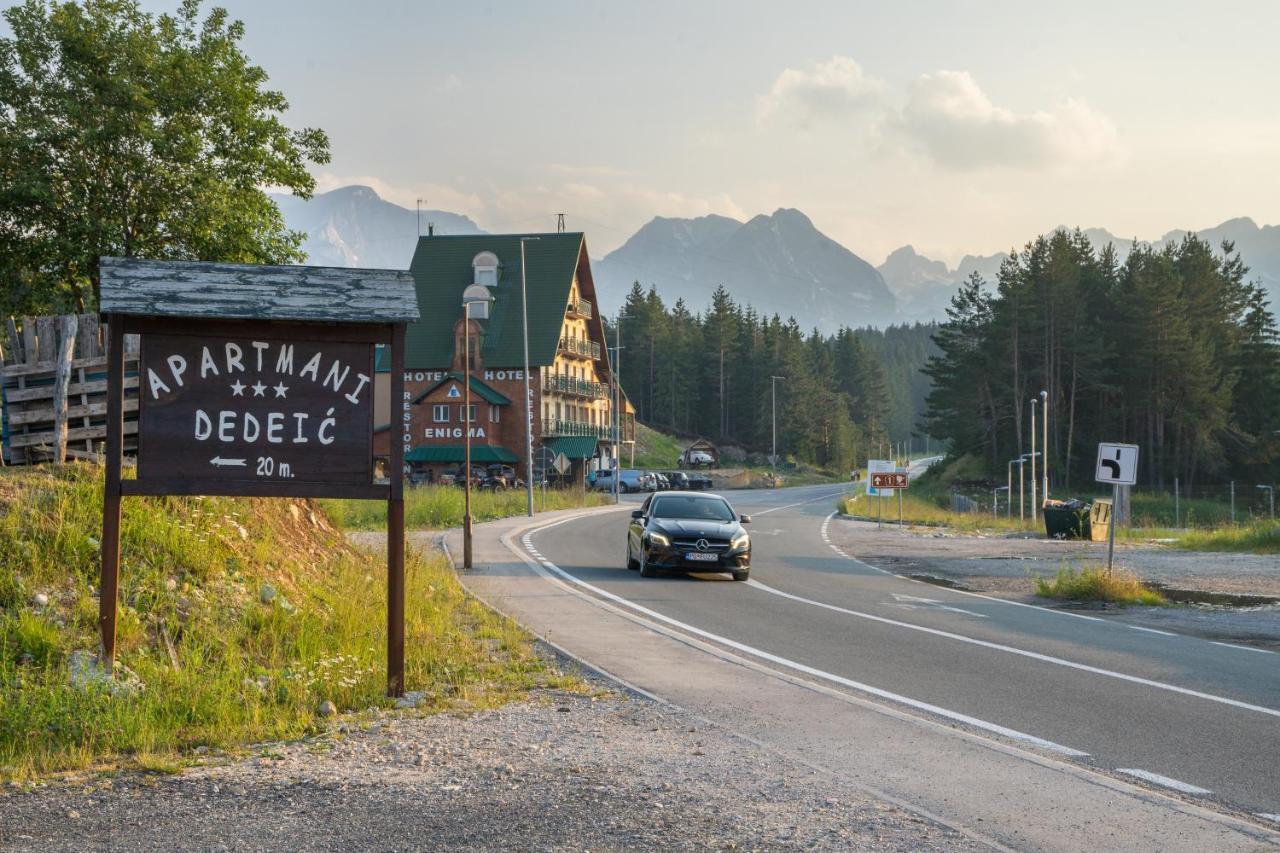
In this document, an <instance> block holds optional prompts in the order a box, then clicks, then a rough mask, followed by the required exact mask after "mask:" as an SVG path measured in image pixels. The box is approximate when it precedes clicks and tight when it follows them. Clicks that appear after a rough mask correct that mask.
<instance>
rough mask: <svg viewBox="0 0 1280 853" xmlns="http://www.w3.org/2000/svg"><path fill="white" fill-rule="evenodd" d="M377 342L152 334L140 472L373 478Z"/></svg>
mask: <svg viewBox="0 0 1280 853" xmlns="http://www.w3.org/2000/svg"><path fill="white" fill-rule="evenodd" d="M373 358H374V348H373V345H372V344H370V343H341V342H332V343H330V342H318V341H310V342H308V341H295V340H283V339H275V340H273V339H271V338H269V337H266V336H261V337H259V336H253V337H243V338H222V337H191V336H185V335H183V336H178V335H163V334H158V335H146V336H144V338H143V343H142V353H141V368H140V370H141V373H140V381H139V394H140V397H141V399H140V403H139V411H138V432H139V447H138V476H139V478H141V479H147V478H152V477H173V476H180V477H184V478H192V479H198V480H199V479H214V480H220V481H228V480H257V481H268V482H269V481H281V480H293V481H298V482H315V483H319V482H324V483H371V482H372V478H373V470H372V465H373V454H372V451H371V448H372V440H373V387H372V378H371V377H372V376H373Z"/></svg>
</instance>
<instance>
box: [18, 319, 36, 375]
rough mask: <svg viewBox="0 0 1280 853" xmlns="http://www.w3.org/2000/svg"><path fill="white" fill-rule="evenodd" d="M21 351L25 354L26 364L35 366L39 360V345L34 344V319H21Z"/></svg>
mask: <svg viewBox="0 0 1280 853" xmlns="http://www.w3.org/2000/svg"><path fill="white" fill-rule="evenodd" d="M22 349H23V351H24V352H25V353H26V358H25V359H24V360H25V361H26V362H28V363H30V364H35V363H36V362H37V361H39V360H40V345H39V344H38V343H37V342H36V319H35V318H34V317H23V318H22Z"/></svg>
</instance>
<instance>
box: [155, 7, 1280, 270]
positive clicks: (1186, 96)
mask: <svg viewBox="0 0 1280 853" xmlns="http://www.w3.org/2000/svg"><path fill="white" fill-rule="evenodd" d="M144 3H145V5H146V6H147V7H148V8H152V9H156V10H161V9H164V10H167V9H171V8H173V5H174V3H165V2H155V0H144ZM222 5H225V6H227V7H228V8H229V9H230V10H231V11H232V13H233V14H234V15H235V16H236V17H239V18H240V19H241V20H243V21H244V22H245V24H246V27H247V29H248V34H247V37H246V42H245V43H246V49H247V50H248V52H249V53H250V55H251V56H252V57H253V58H254V60H255V61H257V62H258V63H259V64H261V65H263V66H264V67H265V68H266V69H267V71H268V73H269V74H270V76H271V79H272V83H273V84H274V85H276V86H277V87H279V88H281V89H283V90H284V91H285V93H286V94H287V95H288V97H289V98H290V100H291V101H292V107H293V108H292V110H291V111H290V112H289V114H288V121H289V123H290V124H292V125H294V126H301V125H312V126H319V127H323V128H324V129H325V130H326V131H328V133H329V136H330V139H331V141H332V146H333V162H332V163H331V164H329V165H328V166H325V167H321V168H320V169H319V170H318V177H319V180H320V185H321V188H322V189H329V188H332V187H335V186H340V185H343V184H347V183H355V182H360V183H366V184H370V185H372V186H374V187H375V188H376V189H377V190H378V191H379V192H380V193H382V194H383V195H384V196H385V197H387V198H389V199H391V200H393V201H396V202H398V203H401V204H404V205H406V206H409V207H412V206H413V203H414V199H415V198H417V197H419V196H421V197H425V198H426V200H427V204H428V205H429V206H432V207H440V208H444V209H448V210H454V211H457V212H461V213H466V214H468V215H470V216H471V217H472V218H474V219H475V220H476V221H477V222H478V223H479V224H480V225H481V226H482V227H484V228H487V229H489V230H531V229H538V228H547V229H550V228H552V227H554V224H555V213H557V212H560V211H563V212H564V213H566V215H567V219H568V224H569V226H570V228H573V229H582V230H585V231H586V232H587V234H588V243H589V245H590V247H591V250H592V253H593V254H594V255H597V256H599V255H602V254H603V253H604V252H606V251H608V250H609V249H612V248H614V247H615V246H616V245H617V244H618V243H620V242H621V241H622V240H624V239H625V238H626V237H627V236H629V235H630V234H631V233H632V232H633V231H634V230H635V229H636V228H637V227H639V226H640V225H641V224H643V223H644V222H646V221H647V220H648V219H650V218H651V217H653V216H655V215H661V216H692V215H700V214H704V213H709V212H715V213H723V214H728V215H732V216H736V217H738V218H744V217H749V216H752V215H755V214H757V213H768V212H772V211H773V210H774V209H775V208H778V207H797V208H800V209H801V210H803V211H805V212H806V213H808V214H809V215H810V217H812V219H813V220H814V222H815V223H816V224H817V226H818V227H819V228H820V229H822V230H823V231H825V232H827V233H828V234H830V235H831V236H832V237H834V238H836V239H837V240H839V241H841V242H842V243H844V244H845V245H847V246H848V247H849V248H851V249H853V250H854V251H855V252H857V253H859V254H860V255H862V256H864V257H865V258H866V259H867V260H869V261H871V262H872V263H877V264H878V263H880V262H881V261H882V260H883V259H884V256H885V255H886V254H887V253H888V252H889V251H890V250H892V249H894V248H896V247H898V246H900V245H902V244H904V243H911V244H913V245H914V246H915V247H916V248H917V250H919V251H921V252H923V253H926V254H931V255H933V256H935V257H941V258H944V259H946V260H949V261H953V262H954V261H955V260H956V259H958V257H959V256H960V255H962V254H964V253H966V252H975V253H984V254H985V253H990V252H993V251H996V250H1000V249H1007V248H1009V247H1010V246H1011V245H1012V244H1015V243H1018V244H1021V243H1022V242H1024V241H1025V240H1027V239H1028V238H1030V237H1032V236H1034V235H1035V234H1037V233H1040V232H1042V231H1045V230H1047V229H1050V228H1052V227H1054V226H1056V225H1059V224H1069V225H1080V226H1095V225H1096V226H1102V227H1106V228H1109V229H1111V230H1112V231H1114V232H1116V233H1117V234H1119V235H1121V236H1137V237H1142V238H1152V237H1157V236H1159V235H1160V234H1162V233H1163V232H1164V231H1166V230H1168V229H1171V228H1175V227H1185V228H1198V227H1207V226H1210V225H1215V224H1217V223H1218V222H1220V221H1221V220H1223V219H1226V218H1229V217H1233V216H1252V217H1253V218H1254V219H1256V220H1257V221H1258V222H1259V223H1268V222H1271V223H1274V222H1277V221H1280V111H1278V110H1277V105H1278V104H1280V49H1278V48H1277V44H1278V42H1277V38H1280V35H1278V34H1280V2H1271V0H1260V2H1229V1H1228V2H1223V0H1219V2H1214V3H1209V2H1203V0H1202V2H1196V3H1179V2H1169V0H1163V2H1131V0H1121V2H1116V1H1115V0H1109V2H1081V0H1075V2H1071V3H1061V2H1055V3H1031V2H1026V1H1025V0H1024V2H952V3H944V2H917V3H909V2H901V3H886V2H883V0H879V2H874V3H870V2H852V0H845V1H844V2H841V0H833V1H832V2H813V3H806V2H796V0H791V2H786V3H780V2H777V0H770V2H742V0H737V2H699V0H680V2H665V0H645V2H582V3H577V2H542V3H536V4H535V3H497V2H492V3H490V2H451V3H434V2H391V1H390V0H387V1H386V2H383V0H365V2H359V3H357V2H351V0H306V2H301V0H297V2H295V0H253V2H248V0H231V2H225V3H223V4H222Z"/></svg>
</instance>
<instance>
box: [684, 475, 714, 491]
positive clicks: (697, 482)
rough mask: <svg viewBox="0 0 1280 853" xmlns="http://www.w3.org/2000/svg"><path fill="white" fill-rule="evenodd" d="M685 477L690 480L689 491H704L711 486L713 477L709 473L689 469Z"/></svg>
mask: <svg viewBox="0 0 1280 853" xmlns="http://www.w3.org/2000/svg"><path fill="white" fill-rule="evenodd" d="M685 478H686V479H687V480H688V481H689V485H688V488H689V491H691V492H704V491H706V490H707V489H710V488H711V477H710V475H708V474H699V473H696V472H694V471H689V472H687V473H686V474H685Z"/></svg>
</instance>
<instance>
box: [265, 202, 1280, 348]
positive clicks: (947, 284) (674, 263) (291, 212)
mask: <svg viewBox="0 0 1280 853" xmlns="http://www.w3.org/2000/svg"><path fill="white" fill-rule="evenodd" d="M273 198H274V199H275V200H276V202H277V203H278V204H279V205H280V209H281V212H282V213H283V215H284V219H285V223H286V224H287V225H288V227H290V228H292V229H295V230H299V231H304V232H306V234H307V239H306V241H305V243H304V245H303V248H304V249H306V251H307V253H308V263H312V264H320V265H325V266H349V267H370V268H387V269H406V268H407V267H408V265H409V260H410V259H411V258H412V256H413V248H414V242H415V239H416V238H415V235H416V234H417V233H418V232H419V223H420V224H421V232H422V233H424V234H425V233H426V232H427V229H428V224H430V225H431V227H432V228H434V231H435V233H437V234H483V233H485V232H484V231H483V230H481V228H480V227H479V226H478V225H476V223H475V222H473V221H472V220H471V219H470V218H468V217H466V216H464V215H462V214H458V213H450V212H448V211H443V210H423V211H421V215H420V216H419V214H418V213H416V212H415V211H413V210H409V209H407V208H403V207H400V206H399V205H396V204H393V203H391V202H388V201H386V200H384V199H382V198H381V197H379V196H378V194H377V193H376V192H375V191H374V190H373V189H371V188H369V187H364V186H348V187H341V188H339V189H335V190H332V191H330V192H326V193H319V194H317V195H316V196H315V197H313V198H312V199H310V200H308V201H304V200H302V199H298V198H295V197H293V196H285V195H277V196H273ZM1082 233H1084V234H1085V236H1087V237H1088V238H1089V240H1090V242H1092V243H1093V245H1094V246H1095V247H1096V248H1101V247H1102V246H1105V245H1107V244H1111V245H1113V246H1114V247H1115V249H1116V251H1117V252H1118V254H1119V255H1120V258H1121V259H1122V260H1123V258H1124V257H1125V256H1127V255H1128V253H1129V252H1130V251H1132V249H1133V247H1134V245H1135V240H1133V239H1125V238H1120V237H1117V236H1115V235H1114V234H1112V233H1111V232H1109V231H1107V230H1105V229H1102V228H1090V229H1082ZM1188 233H1190V232H1188V231H1184V230H1174V231H1169V232H1168V233H1166V234H1165V235H1164V236H1163V237H1161V238H1160V239H1159V240H1155V241H1151V244H1153V245H1157V246H1159V245H1164V244H1165V243H1168V242H1170V241H1174V240H1180V239H1182V238H1183V237H1184V236H1185V235H1187V234H1188ZM1196 233H1197V234H1198V235H1199V236H1200V237H1201V238H1202V239H1204V240H1206V241H1208V242H1209V243H1210V245H1213V246H1215V247H1216V246H1219V245H1220V244H1221V243H1222V242H1223V241H1224V240H1230V241H1232V242H1233V243H1235V246H1236V249H1237V250H1238V251H1239V252H1240V255H1241V256H1242V257H1243V259H1244V262H1245V264H1246V265H1248V266H1249V267H1250V273H1249V277H1250V279H1253V280H1258V281H1261V282H1262V284H1263V285H1264V286H1265V287H1267V289H1268V291H1269V292H1270V294H1271V299H1272V306H1273V308H1274V307H1277V306H1280V226H1276V225H1266V226H1261V227H1260V226H1259V225H1258V224H1257V223H1255V222H1254V221H1253V220H1252V219H1249V218H1247V217H1241V218H1237V219H1229V220H1227V221H1226V222H1223V223H1222V224H1221V225H1218V226H1215V227H1213V228H1207V229H1204V230H1201V231H1198V232H1196ZM1139 242H1141V241H1139ZM1006 257H1007V255H1006V254H1005V253H1003V252H1001V253H996V254H994V255H966V256H965V257H964V258H963V259H961V261H960V263H959V264H958V265H957V266H956V267H955V268H954V269H953V268H951V267H948V266H947V264H945V263H943V262H942V261H938V260H933V259H931V258H928V257H926V256H924V255H921V254H920V253H918V252H916V250H915V249H914V248H913V247H912V246H910V245H906V246H903V247H901V248H899V249H895V250H894V251H893V252H891V253H890V254H889V256H888V257H887V258H886V259H885V261H884V263H882V264H880V266H879V267H875V266H872V265H871V264H870V263H868V262H867V261H865V260H863V259H862V258H860V257H858V256H857V255H856V254H854V253H853V252H851V251H850V250H849V249H847V248H845V247H844V246H842V245H840V244H839V243H838V242H836V241H835V240H833V239H831V238H830V237H828V236H826V235H825V234H823V233H822V232H821V231H819V230H818V229H817V228H816V227H815V226H814V224H813V222H812V221H810V219H809V218H808V217H807V216H805V215H804V214H803V213H801V212H800V211H798V210H795V209H791V208H781V209H779V210H776V211H774V212H773V213H772V214H771V215H763V214H762V215H759V216H755V217H753V218H751V219H749V220H748V221H746V222H740V221H738V220H736V219H732V218H730V217H726V216H715V215H711V216H701V217H697V218H693V219H681V218H668V217H655V218H654V219H652V220H650V221H649V222H648V223H647V224H645V225H644V226H643V227H641V228H640V230H638V231H637V232H636V233H635V234H633V235H632V236H631V237H630V239H628V240H627V241H626V242H625V243H623V244H622V245H621V246H619V247H618V248H617V249H614V250H613V251H612V252H609V253H608V254H606V255H605V256H604V257H603V258H600V259H598V260H595V261H593V272H594V274H595V279H596V290H597V298H598V299H599V301H600V308H601V310H602V311H604V312H606V313H614V312H615V311H617V309H618V308H619V307H620V306H621V304H622V302H623V300H624V299H625V298H626V294H627V292H628V291H629V290H630V289H631V286H632V283H633V282H636V281H638V282H640V283H641V285H642V286H644V287H645V288H648V287H649V286H650V285H652V286H654V287H656V288H657V290H658V293H659V294H660V295H661V296H662V298H663V299H664V300H665V301H666V302H667V303H668V304H671V303H673V302H675V300H676V299H680V298H683V299H684V300H685V302H686V303H687V304H688V306H689V308H690V310H692V311H701V310H703V309H704V308H705V307H706V306H707V304H708V303H709V302H710V300H711V294H712V293H713V292H714V291H715V289H716V288H717V287H718V286H720V285H724V287H725V288H726V289H727V290H728V291H729V293H730V295H731V296H732V297H733V299H734V301H736V302H738V303H739V304H749V305H751V306H752V307H754V308H755V310H756V311H757V312H758V313H759V314H761V315H764V316H771V315H773V314H775V313H776V314H778V315H780V316H781V317H783V318H787V317H795V319H796V320H797V321H798V322H799V323H800V325H801V326H802V327H803V328H806V329H810V328H815V327H816V328H818V329H820V330H821V331H823V332H826V333H830V332H833V331H835V330H836V329H837V328H839V327H840V326H842V325H845V326H855V327H856V326H880V327H883V326H886V325H889V324H892V323H909V322H928V321H930V320H936V319H941V318H942V317H943V316H944V312H945V310H946V307H947V304H948V302H949V301H950V299H951V295H952V294H953V293H954V292H955V289H956V285H957V284H959V283H960V282H961V281H964V280H965V279H966V278H968V277H969V274H970V273H971V272H974V271H977V272H979V273H980V274H981V275H982V276H983V277H984V278H986V279H987V280H988V281H994V280H995V277H996V275H997V273H998V272H999V269H1000V264H1001V262H1002V261H1003V260H1004V259H1005V258H1006Z"/></svg>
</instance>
